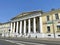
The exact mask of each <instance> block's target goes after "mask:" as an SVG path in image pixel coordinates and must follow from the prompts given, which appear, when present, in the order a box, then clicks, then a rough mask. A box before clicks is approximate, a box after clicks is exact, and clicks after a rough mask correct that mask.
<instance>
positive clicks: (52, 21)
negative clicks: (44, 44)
mask: <svg viewBox="0 0 60 45" xmlns="http://www.w3.org/2000/svg"><path fill="white" fill-rule="evenodd" d="M56 13H57V14H58V16H59V19H57V20H56V17H55V14H56ZM47 16H49V19H50V20H49V21H47ZM58 22H60V10H56V11H51V12H48V13H45V14H43V15H42V23H43V25H42V28H43V29H42V30H43V33H44V34H50V35H52V34H53V36H54V34H55V37H59V36H58V35H60V31H58V30H57V25H60V23H58ZM47 26H50V32H47ZM47 36H48V35H47ZM59 38H60V37H59Z"/></svg>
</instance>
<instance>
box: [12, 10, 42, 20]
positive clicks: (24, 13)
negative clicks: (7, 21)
mask: <svg viewBox="0 0 60 45" xmlns="http://www.w3.org/2000/svg"><path fill="white" fill-rule="evenodd" d="M36 13H43V11H31V12H23V13H21V14H19V15H17V16H15V17H13V18H12V19H11V20H13V19H16V18H20V17H23V16H26V15H31V14H36Z"/></svg>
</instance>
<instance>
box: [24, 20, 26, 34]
mask: <svg viewBox="0 0 60 45" xmlns="http://www.w3.org/2000/svg"><path fill="white" fill-rule="evenodd" d="M24 35H26V20H24Z"/></svg>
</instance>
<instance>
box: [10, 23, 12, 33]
mask: <svg viewBox="0 0 60 45" xmlns="http://www.w3.org/2000/svg"><path fill="white" fill-rule="evenodd" d="M10 33H12V22H11V31H10Z"/></svg>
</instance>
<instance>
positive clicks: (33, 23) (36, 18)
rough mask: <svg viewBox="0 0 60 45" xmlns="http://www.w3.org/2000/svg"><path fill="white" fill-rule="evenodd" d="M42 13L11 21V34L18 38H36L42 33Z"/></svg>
mask: <svg viewBox="0 0 60 45" xmlns="http://www.w3.org/2000/svg"><path fill="white" fill-rule="evenodd" d="M40 16H41V13H37V14H31V15H29V14H28V15H27V14H26V15H25V16H23V17H21V18H19V19H14V20H12V21H11V32H12V33H13V34H14V35H17V36H20V37H21V36H23V37H28V36H29V35H30V36H31V37H36V36H37V34H40V33H42V27H41V26H42V20H41V17H40Z"/></svg>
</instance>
